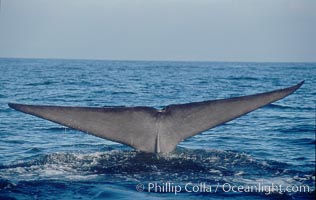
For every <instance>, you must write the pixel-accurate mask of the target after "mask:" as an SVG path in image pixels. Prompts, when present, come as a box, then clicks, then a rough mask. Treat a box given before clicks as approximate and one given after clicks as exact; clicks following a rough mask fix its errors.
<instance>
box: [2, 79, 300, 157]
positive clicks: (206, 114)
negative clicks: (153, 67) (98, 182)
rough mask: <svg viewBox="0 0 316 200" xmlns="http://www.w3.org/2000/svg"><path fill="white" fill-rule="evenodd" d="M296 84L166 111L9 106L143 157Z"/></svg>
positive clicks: (283, 93)
mask: <svg viewBox="0 0 316 200" xmlns="http://www.w3.org/2000/svg"><path fill="white" fill-rule="evenodd" d="M303 83H304V81H302V82H301V83H299V84H297V85H295V86H292V87H289V88H285V89H279V90H275V91H271V92H266V93H260V94H254V95H248V96H241V97H234V98H229V99H220V100H210V101H203V102H194V103H187V104H177V105H169V106H166V107H165V108H164V109H162V110H157V109H155V108H152V107H102V108H96V107H67V106H47V105H26V104H15V103H9V104H8V105H9V106H10V107H11V108H13V109H15V110H18V111H21V112H24V113H27V114H31V115H34V116H37V117H40V118H43V119H47V120H49V121H52V122H55V123H58V124H61V125H64V126H67V127H70V128H73V129H77V130H80V131H83V132H86V133H88V134H91V135H95V136H97V137H100V138H104V139H108V140H112V141H115V142H119V143H122V144H125V145H128V146H131V147H133V148H135V149H137V150H140V151H145V152H153V153H157V152H164V153H166V152H171V151H173V150H174V149H175V147H176V146H177V144H178V143H179V142H181V141H183V140H185V139H186V138H188V137H191V136H194V135H196V134H199V133H201V132H203V131H206V130H208V129H210V128H213V127H215V126H218V125H220V124H223V123H225V122H228V121H230V120H233V119H235V118H237V117H240V116H242V115H245V114H247V113H249V112H251V111H253V110H256V109H258V108H260V107H262V106H265V105H267V104H270V103H272V102H274V101H277V100H279V99H282V98H284V97H286V96H288V95H290V94H292V93H293V92H294V91H296V90H297V89H298V88H300V87H301V85H302V84H303Z"/></svg>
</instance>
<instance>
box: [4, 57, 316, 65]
mask: <svg viewBox="0 0 316 200" xmlns="http://www.w3.org/2000/svg"><path fill="white" fill-rule="evenodd" d="M0 59H39V60H41V59H42V60H87V61H89V60H90V61H121V62H205V63H207V62H210V63H211V62H213V63H316V61H250V60H248V61H241V60H235V61H233V60H231V61H224V60H213V61H212V60H193V59H192V60H190V59H188V60H172V59H152V60H150V59H111V58H61V57H14V56H12V57H2V56H0Z"/></svg>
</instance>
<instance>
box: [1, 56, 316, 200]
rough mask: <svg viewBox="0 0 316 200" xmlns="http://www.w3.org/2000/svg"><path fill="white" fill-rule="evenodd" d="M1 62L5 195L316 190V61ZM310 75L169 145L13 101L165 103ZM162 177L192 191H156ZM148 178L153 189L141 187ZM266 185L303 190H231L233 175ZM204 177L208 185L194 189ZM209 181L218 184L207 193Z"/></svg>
mask: <svg viewBox="0 0 316 200" xmlns="http://www.w3.org/2000/svg"><path fill="white" fill-rule="evenodd" d="M0 72H1V76H0V199H104V198H109V199H111V198H112V199H117V198H120V199H135V198H141V199H158V198H165V199H174V198H176V199H192V198H199V199H314V197H315V119H316V117H315V105H316V98H315V96H316V91H315V88H316V63H305V64H304V63H224V62H223V63H221V62H149V61H93V60H53V59H5V58H1V59H0ZM302 80H305V84H304V85H303V86H302V88H300V89H299V90H298V91H296V92H295V93H294V94H292V95H290V96H288V97H287V98H285V99H282V100H280V101H277V102H275V103H273V104H271V105H269V106H266V107H264V108H261V109H259V110H257V111H254V112H252V113H249V114H247V115H245V116H243V117H241V118H238V119H236V120H233V121H231V122H228V123H226V124H224V125H222V126H219V127H216V128H214V129H211V130H208V131H206V132H203V133H201V134H199V135H196V136H194V137H192V138H189V139H187V140H185V141H184V142H182V143H180V144H179V145H178V147H177V149H176V151H175V152H173V153H170V154H165V155H151V154H144V153H140V152H136V151H134V150H133V149H131V148H129V147H126V146H124V145H121V144H118V143H115V142H111V141H107V140H103V139H100V138H97V137H94V136H91V135H87V134H85V133H82V132H79V131H76V130H72V129H68V128H65V127H63V126H61V125H58V124H54V123H52V122H49V121H45V120H42V119H39V118H36V117H34V116H30V115H26V114H23V113H20V112H17V111H15V110H13V109H10V108H9V107H8V106H7V103H8V102H18V103H27V104H49V105H69V106H118V105H125V106H153V107H156V108H161V107H162V106H165V105H169V104H180V103H188V102H195V101H203V100H209V99H220V98H229V97H234V96H242V95H248V94H254V93H260V92H266V91H269V90H274V89H279V88H283V87H288V86H291V85H294V84H297V83H298V82H300V81H302ZM152 183H156V184H157V185H158V186H161V187H163V186H164V185H167V184H168V183H169V184H170V185H172V186H174V187H175V186H177V187H178V188H179V187H181V192H179V193H177V194H175V192H172V191H171V190H169V191H167V189H166V190H165V191H159V190H158V189H157V191H153V189H152V188H151V186H152V185H151V184H152ZM137 184H143V186H144V187H142V185H140V186H138V189H139V188H141V189H140V190H142V189H144V191H137V189H136V186H137ZM200 184H204V186H200ZM259 184H260V185H264V186H269V185H272V184H278V185H281V186H282V187H287V186H289V187H291V188H292V190H294V191H292V190H291V191H283V192H282V193H281V192H280V191H278V190H275V191H272V192H271V193H268V192H263V191H251V192H246V191H245V190H243V191H237V192H233V191H231V190H230V191H227V190H228V189H229V188H228V185H230V186H243V187H246V186H259ZM186 185H187V186H189V187H188V188H185V186H186ZM193 186H195V189H196V188H198V187H199V188H198V189H201V190H202V191H200V190H199V191H196V192H192V190H191V189H192V187H193ZM223 186H225V187H223ZM226 186H227V187H226ZM300 186H306V187H308V189H309V192H308V191H305V192H304V191H301V190H299V189H298V188H299V187H300ZM190 187H191V189H190ZM209 187H211V192H205V191H203V188H204V189H205V188H209ZM216 187H217V189H218V190H217V191H215V189H216ZM156 188H157V187H156ZM295 189H297V190H298V191H296V190H295ZM190 191H191V192H190ZM267 191H269V190H267Z"/></svg>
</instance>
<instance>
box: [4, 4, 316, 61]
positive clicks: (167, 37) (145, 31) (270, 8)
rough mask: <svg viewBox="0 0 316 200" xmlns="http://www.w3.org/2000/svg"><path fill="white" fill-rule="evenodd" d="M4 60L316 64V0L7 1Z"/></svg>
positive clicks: (5, 6) (5, 9)
mask: <svg viewBox="0 0 316 200" xmlns="http://www.w3.org/2000/svg"><path fill="white" fill-rule="evenodd" d="M0 57H19V58H20V57H21V58H66V59H68V58H74V59H106V60H175V61H177V60H179V61H241V62H242V61H245V62H316V1H315V0H106V1H104V0H56V1H52V0H1V11H0Z"/></svg>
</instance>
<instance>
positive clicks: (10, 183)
mask: <svg viewBox="0 0 316 200" xmlns="http://www.w3.org/2000/svg"><path fill="white" fill-rule="evenodd" d="M288 167H289V166H288V165H286V164H284V163H279V162H275V161H267V160H257V159H255V158H253V157H252V156H250V155H248V154H245V153H240V152H233V151H220V150H192V149H190V150H189V149H185V148H181V147H178V148H177V150H176V151H175V152H174V153H169V154H150V153H142V152H137V151H119V150H111V151H107V152H102V153H101V152H98V153H91V154H80V153H52V154H46V155H38V156H35V157H33V158H30V159H26V160H23V161H17V162H14V163H11V164H7V165H0V177H1V178H0V190H1V189H2V190H4V191H11V190H12V187H13V188H19V189H21V187H22V188H24V187H26V188H28V190H32V188H34V187H35V186H34V185H36V188H39V187H43V186H42V185H45V184H46V185H47V184H49V185H50V186H49V187H53V188H55V189H56V188H57V189H58V190H60V191H61V190H63V188H64V187H66V186H65V185H68V183H71V184H70V185H73V184H74V183H77V184H81V183H82V184H88V185H96V184H100V183H106V184H111V185H112V186H111V187H115V186H118V185H125V186H126V187H131V184H132V185H133V184H135V183H138V182H142V183H147V182H153V181H160V182H170V181H172V182H173V183H178V184H185V183H187V182H192V183H200V182H204V183H206V184H208V185H215V184H217V183H221V184H223V183H231V184H242V185H248V184H258V183H262V184H271V183H276V182H277V183H278V184H282V185H289V184H292V185H293V184H297V185H302V184H306V185H309V186H310V187H311V189H312V190H315V187H314V186H313V183H314V180H315V173H313V172H310V173H306V172H305V173H303V172H299V171H291V170H288V169H287V168H288ZM66 183H67V184H66ZM56 185H57V186H56ZM113 185H114V186H113ZM47 187H48V186H45V187H44V188H43V190H44V191H45V190H46V189H47ZM67 187H68V186H67ZM80 187H82V186H80ZM86 187H87V186H86ZM89 187H91V186H89ZM10 188H11V189H10ZM133 190H135V187H134V188H133ZM273 195H276V194H273ZM286 195H288V194H286ZM0 197H1V195H0Z"/></svg>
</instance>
